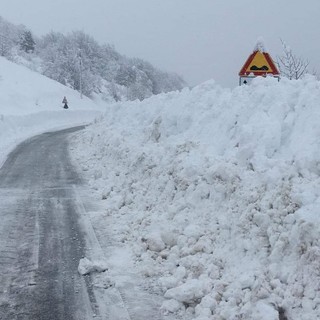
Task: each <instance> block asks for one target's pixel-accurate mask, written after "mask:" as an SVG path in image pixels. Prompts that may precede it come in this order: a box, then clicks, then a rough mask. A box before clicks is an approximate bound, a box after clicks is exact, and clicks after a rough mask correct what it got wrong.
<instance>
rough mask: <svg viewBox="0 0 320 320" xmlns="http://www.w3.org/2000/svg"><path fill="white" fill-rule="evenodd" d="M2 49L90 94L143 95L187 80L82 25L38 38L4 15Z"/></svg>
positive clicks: (0, 21)
mask: <svg viewBox="0 0 320 320" xmlns="http://www.w3.org/2000/svg"><path fill="white" fill-rule="evenodd" d="M36 44H37V45H36ZM30 53H32V55H30ZM0 55H1V56H4V57H6V58H8V59H10V60H14V61H16V62H19V63H23V64H24V65H26V66H27V67H29V68H32V69H33V70H36V71H40V72H41V73H42V74H44V75H46V76H47V77H49V78H51V79H53V80H56V81H58V82H60V83H62V84H64V85H66V86H68V87H71V88H73V89H75V90H78V91H81V93H83V94H84V95H87V96H92V95H93V94H100V95H101V96H102V97H103V98H107V99H110V97H112V98H113V99H115V100H120V99H121V98H124V99H129V100H135V99H140V100H143V99H145V98H147V97H150V96H151V95H152V94H158V93H161V92H168V91H172V90H179V89H181V88H182V87H183V86H184V85H185V83H184V81H183V80H182V79H181V78H180V77H179V76H177V75H175V74H168V73H165V72H161V71H160V70H157V69H156V68H154V67H153V66H152V65H151V64H150V63H148V62H146V61H143V60H141V59H130V58H127V57H125V56H122V55H121V54H119V53H118V52H117V51H116V50H115V49H114V48H113V47H112V46H111V45H100V44H98V43H97V41H95V39H94V38H93V37H91V36H89V35H87V34H85V33H84V32H82V31H75V32H72V33H70V34H67V35H64V34H62V33H58V32H53V31H52V32H50V33H48V34H47V35H44V36H43V37H42V38H40V39H38V38H37V39H36V40H35V39H34V37H33V35H32V33H31V31H29V30H28V29H27V28H26V27H25V26H23V25H21V26H15V25H13V24H11V23H10V22H8V21H6V20H4V19H3V18H1V17H0Z"/></svg>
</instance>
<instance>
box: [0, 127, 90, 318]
mask: <svg viewBox="0 0 320 320" xmlns="http://www.w3.org/2000/svg"><path fill="white" fill-rule="evenodd" d="M78 129H81V127H78V128H73V129H69V130H64V131H60V132H56V133H47V134H43V135H40V136H37V137H35V138H33V139H30V140H28V141H26V142H24V143H22V144H21V145H20V146H18V148H17V149H15V151H13V152H12V153H11V155H10V156H9V157H8V160H7V161H6V162H5V164H4V166H3V167H2V169H1V171H0V219H1V224H0V270H1V273H0V319H11V320H14V319H21V320H23V319H28V320H30V319H37V320H38V319H39V320H40V319H45V320H50V319H54V320H59V319H61V320H62V319H63V320H66V319H70V320H71V319H77V320H81V319H86V320H87V319H92V318H93V315H94V314H95V313H96V312H95V310H94V307H92V306H94V305H95V299H94V295H93V292H92V289H91V288H92V287H91V285H90V281H91V280H90V277H82V276H80V275H79V274H78V272H77V268H78V263H79V260H80V259H81V258H82V257H83V256H84V254H85V253H84V250H85V239H84V236H83V233H82V231H81V228H80V227H79V214H78V210H77V204H76V203H75V202H76V200H74V199H75V198H76V197H75V192H76V191H75V189H76V188H75V186H76V185H78V184H79V183H80V179H79V177H78V175H77V173H76V172H75V171H74V169H73V167H72V165H71V164H70V161H69V157H68V149H67V147H68V144H67V140H66V137H67V136H68V134H69V133H70V132H73V131H75V130H78Z"/></svg>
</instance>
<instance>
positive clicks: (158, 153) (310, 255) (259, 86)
mask: <svg viewBox="0 0 320 320" xmlns="http://www.w3.org/2000/svg"><path fill="white" fill-rule="evenodd" d="M319 123H320V83H319V82H317V81H316V80H315V79H314V78H313V77H306V78H305V79H304V80H299V81H288V80H285V79H283V80H282V81H281V82H279V83H278V82H277V81H276V80H274V79H272V78H268V79H256V80H255V81H253V83H252V85H250V86H242V87H239V88H235V89H233V90H227V89H222V88H220V87H219V86H218V85H216V84H215V83H214V82H213V81H210V82H206V83H204V84H202V85H200V86H198V87H196V88H194V89H192V90H189V89H185V90H184V91H183V92H181V93H178V92H176V93H169V94H163V95H160V96H156V97H152V98H150V99H148V100H145V101H143V102H129V103H123V104H121V103H120V104H115V105H113V106H110V107H109V108H108V110H107V112H106V113H105V115H104V116H102V117H101V118H100V119H99V121H98V122H97V123H96V124H94V125H92V126H90V127H88V128H87V129H86V130H85V131H83V132H80V133H79V135H77V136H75V137H74V138H73V140H72V143H73V145H72V150H73V152H72V154H73V157H74V161H75V163H78V164H79V165H80V166H81V168H82V170H83V172H84V175H85V176H86V177H87V178H88V179H89V182H90V184H91V186H92V189H93V190H94V192H95V194H96V195H97V197H98V199H99V201H101V203H102V204H103V207H104V209H103V210H102V211H101V212H94V213H92V215H91V221H92V222H93V225H94V228H95V229H96V231H97V234H98V237H99V240H100V242H101V243H102V244H103V246H104V249H105V250H106V251H107V250H108V244H109V245H110V239H112V242H113V251H112V254H113V259H112V256H110V255H111V253H110V252H109V253H108V255H109V258H110V259H111V260H110V268H111V269H110V270H109V272H110V274H111V275H112V272H114V271H112V265H113V264H112V263H114V265H116V264H117V263H116V261H117V259H118V260H119V261H122V262H124V264H125V266H124V267H122V268H123V269H125V268H128V266H130V267H129V268H130V270H131V268H134V270H136V271H137V272H139V273H140V275H143V276H144V277H145V279H146V281H148V283H149V284H150V285H152V286H153V287H155V288H157V287H159V288H160V289H161V292H162V293H163V296H164V297H165V301H164V303H163V304H162V312H163V313H164V314H166V313H167V314H173V315H174V317H175V318H176V319H197V320H209V319H211V320H223V319H225V320H235V319H246V320H249V319H252V320H257V319H259V320H264V319H265V320H278V319H281V320H284V319H300V320H311V319H317V318H318V317H319V314H320V290H319V288H320V248H319V239H320V228H319V222H320V218H319V213H320V212H319V204H320V203H319V202H320V198H319V193H320V179H319V175H320V126H319ZM104 239H106V240H105V241H104ZM104 242H105V243H104ZM115 243H116V244H117V245H116V246H115ZM114 248H116V249H114ZM127 259H131V260H130V261H128V260H127ZM118 265H120V263H118Z"/></svg>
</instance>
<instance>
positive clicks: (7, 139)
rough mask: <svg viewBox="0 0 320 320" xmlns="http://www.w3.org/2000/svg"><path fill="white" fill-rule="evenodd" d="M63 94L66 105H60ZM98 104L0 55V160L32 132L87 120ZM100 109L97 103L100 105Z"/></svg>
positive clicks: (35, 132) (96, 111)
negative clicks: (66, 108) (67, 106)
mask: <svg viewBox="0 0 320 320" xmlns="http://www.w3.org/2000/svg"><path fill="white" fill-rule="evenodd" d="M64 96H66V97H67V99H68V101H69V107H70V108H69V109H68V110H64V109H63V108H62V106H63V105H62V99H63V97H64ZM98 110H99V107H98V106H97V105H96V104H95V103H94V102H93V101H92V100H90V99H87V98H84V99H80V96H79V93H78V92H76V91H74V90H71V89H69V88H67V87H65V86H63V85H61V84H59V83H57V82H55V81H53V80H50V79H48V78H46V77H44V76H42V75H40V74H38V73H36V72H33V71H30V70H29V69H27V68H25V67H22V66H19V65H16V64H14V63H12V62H9V61H7V60H6V59H4V58H0V136H1V142H0V164H1V163H2V162H3V160H4V157H5V156H6V155H7V153H8V151H10V150H11V149H13V148H14V147H15V145H16V144H17V143H19V142H21V141H22V140H24V139H26V138H28V137H30V136H33V135H35V134H38V133H41V132H44V131H48V130H53V129H57V128H61V127H71V126H75V125H78V124H83V123H88V122H90V121H92V120H93V119H94V117H95V116H97V114H98V112H99V111H98ZM100 110H101V107H100Z"/></svg>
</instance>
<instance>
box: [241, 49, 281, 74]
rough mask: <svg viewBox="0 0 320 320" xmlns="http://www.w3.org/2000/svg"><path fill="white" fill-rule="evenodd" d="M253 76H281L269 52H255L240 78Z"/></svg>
mask: <svg viewBox="0 0 320 320" xmlns="http://www.w3.org/2000/svg"><path fill="white" fill-rule="evenodd" d="M251 74H253V75H254V76H265V75H267V74H270V75H274V76H279V75H280V72H279V71H278V69H277V67H276V65H275V63H274V62H273V60H272V58H271V56H270V55H269V53H267V52H261V51H258V50H257V51H254V52H253V53H252V54H251V55H250V56H249V58H248V59H247V61H246V63H245V64H244V65H243V67H242V69H241V70H240V72H239V76H240V77H245V76H249V75H251Z"/></svg>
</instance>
